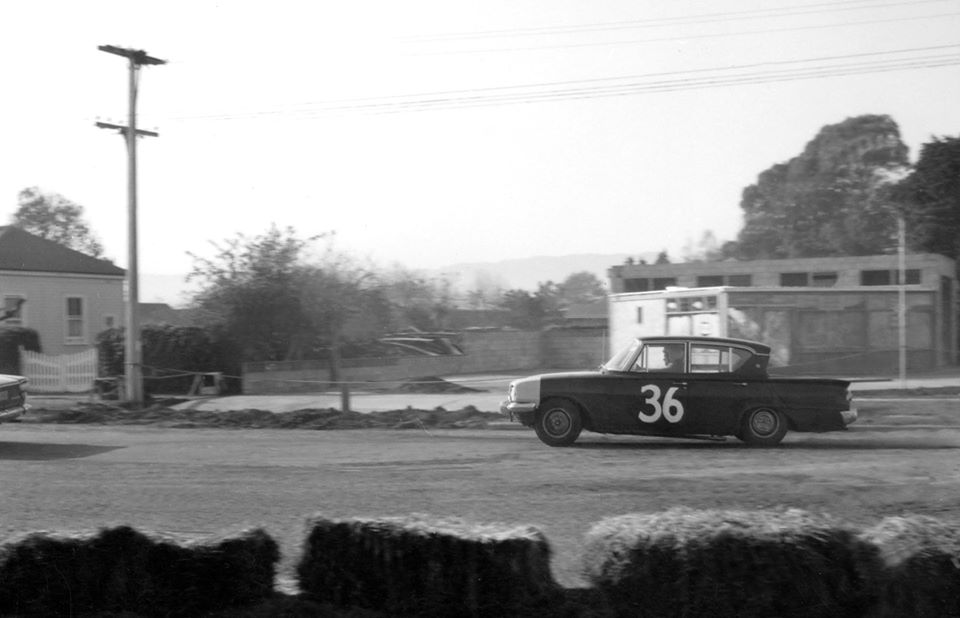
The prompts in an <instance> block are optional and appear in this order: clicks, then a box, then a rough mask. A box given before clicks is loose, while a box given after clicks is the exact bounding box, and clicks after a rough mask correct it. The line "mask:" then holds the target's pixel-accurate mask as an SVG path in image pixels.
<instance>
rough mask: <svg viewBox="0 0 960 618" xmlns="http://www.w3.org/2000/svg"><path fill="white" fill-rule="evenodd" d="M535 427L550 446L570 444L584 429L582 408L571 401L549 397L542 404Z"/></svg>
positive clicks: (541, 438)
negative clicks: (581, 414)
mask: <svg viewBox="0 0 960 618" xmlns="http://www.w3.org/2000/svg"><path fill="white" fill-rule="evenodd" d="M534 429H536V431H537V437H538V438H540V441H541V442H543V443H544V444H546V445H548V446H570V445H571V444H573V443H574V442H575V441H576V440H577V437H579V436H580V430H581V429H583V422H582V419H581V418H580V410H579V408H577V406H576V405H574V404H573V403H572V402H570V401H564V400H563V399H548V400H547V401H545V402H544V403H543V404H541V405H540V410H539V412H538V413H537V421H536V423H535V424H534Z"/></svg>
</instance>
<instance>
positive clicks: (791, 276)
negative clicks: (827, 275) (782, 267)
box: [780, 273, 810, 288]
mask: <svg viewBox="0 0 960 618" xmlns="http://www.w3.org/2000/svg"><path fill="white" fill-rule="evenodd" d="M780 285H781V286H783V287H786V288H805V287H807V286H808V285H810V284H809V273H780Z"/></svg>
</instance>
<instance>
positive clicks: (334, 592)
mask: <svg viewBox="0 0 960 618" xmlns="http://www.w3.org/2000/svg"><path fill="white" fill-rule="evenodd" d="M549 558H550V547H549V545H548V543H547V541H546V538H545V537H544V536H543V534H542V533H541V532H540V531H539V530H537V529H536V528H532V527H529V526H519V527H518V526H503V525H476V524H470V523H467V522H463V521H460V520H450V519H446V520H429V519H427V518H424V517H422V516H421V517H409V518H384V519H348V520H330V519H326V518H323V517H320V516H317V517H314V518H312V519H311V520H310V522H309V524H308V537H307V539H306V543H305V546H304V551H303V556H302V557H301V560H300V562H299V564H298V566H297V574H298V577H299V581H300V589H301V590H303V591H304V592H305V593H307V594H308V595H309V596H310V597H311V598H312V599H315V600H317V601H320V602H327V603H333V604H336V605H340V606H357V607H365V608H369V609H375V610H379V611H384V612H387V613H389V614H391V615H394V614H415V615H418V616H498V615H517V614H518V613H522V612H530V613H531V614H537V613H542V612H539V611H537V609H536V608H542V606H543V604H548V603H552V602H554V601H556V600H557V598H558V597H557V595H558V594H559V588H558V586H557V584H556V583H555V582H554V580H553V578H552V576H551V574H550V565H549Z"/></svg>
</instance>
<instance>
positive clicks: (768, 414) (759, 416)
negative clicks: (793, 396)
mask: <svg viewBox="0 0 960 618" xmlns="http://www.w3.org/2000/svg"><path fill="white" fill-rule="evenodd" d="M786 434H787V419H786V418H784V416H783V414H780V412H778V411H776V410H774V409H773V408H767V407H761V408H753V409H752V410H749V411H747V413H746V415H745V416H744V417H743V424H742V426H741V427H740V432H739V434H737V437H738V438H740V439H741V440H743V441H744V442H746V443H747V444H749V445H750V446H776V445H778V444H780V441H781V440H783V436H785V435H786Z"/></svg>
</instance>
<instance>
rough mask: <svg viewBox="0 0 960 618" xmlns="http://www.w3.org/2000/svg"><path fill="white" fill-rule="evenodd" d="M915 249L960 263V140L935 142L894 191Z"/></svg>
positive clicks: (941, 139)
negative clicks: (957, 260) (940, 255)
mask: <svg viewBox="0 0 960 618" xmlns="http://www.w3.org/2000/svg"><path fill="white" fill-rule="evenodd" d="M892 197H893V199H894V200H895V202H896V203H897V204H898V205H899V206H900V207H901V208H902V209H903V212H904V215H905V218H906V221H907V230H908V232H909V238H910V244H911V246H912V247H913V248H914V249H918V250H921V251H927V252H931V253H940V254H942V255H945V256H947V257H949V258H952V259H954V260H956V259H960V137H944V138H934V140H933V141H932V142H929V143H927V144H924V145H923V146H922V147H921V149H920V158H919V159H918V160H917V163H916V165H915V166H914V170H913V173H912V174H910V175H909V176H907V177H906V178H905V179H903V180H902V181H901V182H899V183H898V184H897V185H895V186H894V187H893V188H892Z"/></svg>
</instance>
